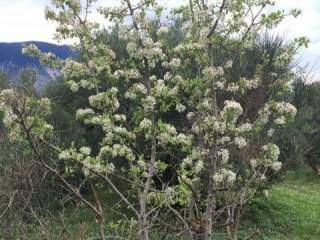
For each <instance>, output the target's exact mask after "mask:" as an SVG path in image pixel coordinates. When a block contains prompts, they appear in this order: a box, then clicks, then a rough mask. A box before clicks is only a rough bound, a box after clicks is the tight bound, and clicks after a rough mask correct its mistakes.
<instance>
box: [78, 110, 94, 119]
mask: <svg viewBox="0 0 320 240" xmlns="http://www.w3.org/2000/svg"><path fill="white" fill-rule="evenodd" d="M94 114H95V113H94V111H93V110H92V109H91V108H86V109H78V111H77V114H76V116H77V118H78V119H84V118H87V117H91V116H93V115H94Z"/></svg>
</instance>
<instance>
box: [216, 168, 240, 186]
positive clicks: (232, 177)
mask: <svg viewBox="0 0 320 240" xmlns="http://www.w3.org/2000/svg"><path fill="white" fill-rule="evenodd" d="M236 178H237V176H236V174H235V173H234V172H233V171H231V170H228V169H224V168H223V169H220V170H219V171H218V172H217V173H216V174H214V176H213V180H214V181H215V182H216V183H222V182H227V183H234V182H235V181H236Z"/></svg>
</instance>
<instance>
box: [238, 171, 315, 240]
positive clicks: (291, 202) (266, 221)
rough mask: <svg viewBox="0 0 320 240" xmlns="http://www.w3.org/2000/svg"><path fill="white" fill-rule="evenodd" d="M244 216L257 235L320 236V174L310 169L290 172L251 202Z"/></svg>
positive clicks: (270, 237)
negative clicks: (257, 232) (266, 193)
mask: <svg viewBox="0 0 320 240" xmlns="http://www.w3.org/2000/svg"><path fill="white" fill-rule="evenodd" d="M244 218H245V219H246V220H245V224H244V225H245V227H246V228H251V229H259V230H260V231H261V233H262V237H260V239H266V240H275V239H279V240H282V239H283V240H289V239H290V240H295V239H297V240H309V239H310V240H316V239H320V177H319V176H317V175H316V174H315V173H314V172H312V171H311V170H309V169H303V170H299V171H297V172H289V173H288V175H287V176H286V178H285V179H284V181H283V182H282V183H280V184H278V185H276V186H275V187H274V188H273V189H272V190H271V191H270V193H269V196H268V197H264V198H262V197H261V198H258V199H255V200H254V201H252V202H251V204H250V206H249V210H248V211H247V212H246V214H245V216H244Z"/></svg>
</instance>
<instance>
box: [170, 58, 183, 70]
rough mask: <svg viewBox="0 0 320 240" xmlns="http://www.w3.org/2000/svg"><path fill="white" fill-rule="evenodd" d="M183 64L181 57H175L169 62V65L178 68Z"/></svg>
mask: <svg viewBox="0 0 320 240" xmlns="http://www.w3.org/2000/svg"><path fill="white" fill-rule="evenodd" d="M180 65H181V60H180V58H173V59H172V60H171V62H170V63H169V66H170V67H172V68H178V67H180Z"/></svg>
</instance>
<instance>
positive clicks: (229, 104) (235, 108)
mask: <svg viewBox="0 0 320 240" xmlns="http://www.w3.org/2000/svg"><path fill="white" fill-rule="evenodd" d="M242 113H243V109H242V107H241V105H240V103H238V102H235V101H228V100H226V101H225V102H224V108H223V110H222V112H221V114H222V116H223V117H231V118H230V119H229V120H230V121H231V122H235V121H236V120H237V119H238V117H239V116H240V115H241V114H242Z"/></svg>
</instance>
